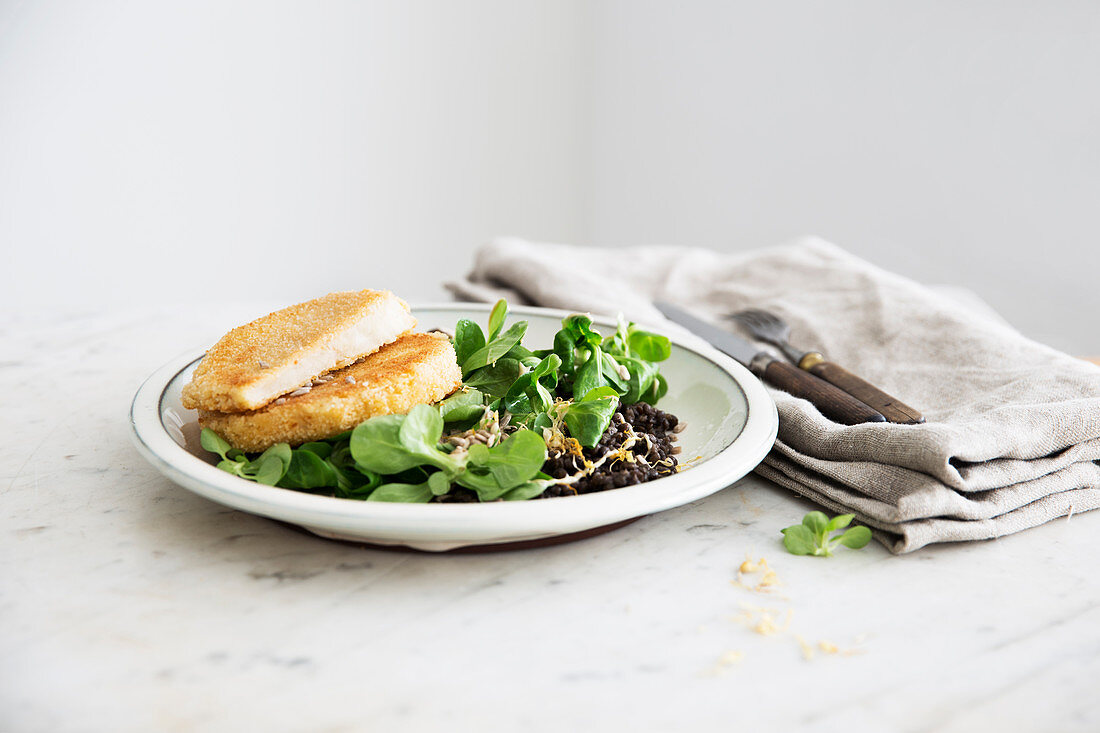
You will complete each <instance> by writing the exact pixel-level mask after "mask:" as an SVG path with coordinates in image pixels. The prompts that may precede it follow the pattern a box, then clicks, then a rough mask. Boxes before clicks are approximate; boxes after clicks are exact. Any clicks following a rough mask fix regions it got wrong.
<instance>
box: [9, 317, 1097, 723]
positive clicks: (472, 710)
mask: <svg viewBox="0 0 1100 733" xmlns="http://www.w3.org/2000/svg"><path fill="white" fill-rule="evenodd" d="M258 312H264V308H263V306H262V305H257V304H240V305H236V306H219V307H217V308H214V307H188V308H174V307H164V308H159V309H149V310H147V311H143V312H126V313H110V312H104V313H85V314H49V313H46V314H38V315H36V316H34V317H33V318H29V319H16V320H14V321H12V322H10V323H8V324H6V325H5V327H4V341H5V346H4V353H3V354H2V355H0V388H2V391H0V394H3V395H4V397H3V398H0V401H2V403H3V409H2V410H0V415H2V418H0V419H2V420H3V421H4V423H3V427H4V430H3V433H4V435H5V439H6V448H5V450H4V451H3V453H2V454H0V492H2V501H0V537H2V540H3V552H0V730H4V731H8V730H11V731H24V730H30V731H38V730H42V731H70V730H71V731H80V730H111V731H149V730H160V731H187V730H196V729H202V730H226V731H237V730H243V729H259V728H261V727H263V728H266V729H270V730H310V731H350V730H371V731H373V730H378V731H405V730H411V731H417V730H439V729H442V728H446V729H450V730H479V731H484V730H488V731H496V730H500V731H512V730H517V729H526V730H535V731H538V730H547V731H551V730H553V731H557V730H561V729H563V728H576V729H582V730H594V729H595V730H624V729H632V730H689V729H690V730H704V731H709V730H715V731H718V730H722V731H726V730H732V729H738V730H792V729H805V730H845V731H849V730H853V729H864V730H892V731H904V732H907V733H918V732H920V731H973V730H994V729H996V730H1004V731H1015V730H1036V731H1055V730H1056V731H1095V730H1100V703H1097V702H1096V697H1095V687H1096V682H1095V681H1096V679H1097V678H1098V677H1100V583H1098V582H1097V581H1096V579H1095V568H1096V567H1097V566H1098V565H1100V542H1098V541H1097V539H1096V533H1097V531H1098V530H1100V512H1095V513H1091V514H1086V515H1079V516H1074V517H1072V518H1070V519H1068V520H1060V521H1058V522H1054V523H1052V524H1049V525H1046V526H1044V527H1040V528H1037V529H1034V530H1030V531H1028V532H1024V533H1021V534H1018V535H1013V536H1010V537H1006V538H1002V539H1000V540H995V541H990V542H981V543H971V544H965V545H958V546H938V547H930V548H927V549H925V550H921V551H919V552H917V553H915V554H913V555H909V556H902V557H895V556H891V555H890V554H889V553H887V552H886V551H885V550H884V549H883V548H881V547H879V546H877V545H874V544H872V546H870V547H868V548H866V549H865V550H863V551H860V552H845V553H843V554H838V555H837V556H836V557H835V558H832V559H829V560H820V559H814V558H797V557H793V556H790V555H787V554H786V553H785V552H784V551H783V550H782V547H781V545H780V543H779V533H778V530H779V529H780V528H781V527H784V526H786V525H788V524H791V523H793V522H795V521H797V520H798V519H799V518H800V517H801V515H802V514H803V513H804V512H806V511H808V510H809V508H810V507H809V504H807V503H806V502H804V501H802V500H801V499H798V498H797V497H794V496H792V495H791V494H789V493H788V492H786V491H784V490H783V489H780V488H779V487H776V486H774V485H772V484H770V483H768V482H767V481H764V480H762V479H760V478H757V477H754V476H750V477H748V478H746V479H743V480H742V481H740V482H738V483H737V484H736V485H734V486H733V487H731V488H729V489H726V490H724V491H722V492H720V493H718V494H716V495H714V496H711V497H708V498H706V499H704V500H701V501H698V502H695V503H692V504H689V505H687V506H684V507H680V508H678V509H675V510H671V511H668V512H663V513H661V514H657V515H654V516H651V517H647V518H645V519H642V520H641V521H639V522H636V523H634V524H631V525H628V526H626V527H624V528H622V529H619V530H616V531H614V532H611V533H609V534H606V535H603V536H599V537H595V538H592V539H589V540H584V541H580V542H575V543H571V544H567V545H561V546H557V547H549V548H543V549H537V550H527V551H521V552H508V553H497V554H483V555H431V554H421V553H408V552H389V551H382V550H368V549H363V548H361V547H358V546H354V545H347V544H342V543H338V542H332V541H327V540H324V539H321V538H319V537H315V536H312V535H310V534H308V533H306V532H303V531H300V530H297V529H294V528H291V527H287V526H285V525H282V524H279V523H276V522H272V521H269V520H265V519H261V518H258V517H254V516H251V515H248V514H243V513H241V512H237V511H233V510H229V509H226V508H224V507H221V506H219V505H216V504H213V503H211V502H208V501H206V500H204V499H202V498H200V497H198V496H195V495H193V494H191V493H189V492H188V491H186V490H184V489H182V488H179V487H177V486H175V485H173V484H172V483H170V482H169V481H167V480H166V479H164V478H162V477H161V476H160V475H159V474H158V473H156V471H154V470H153V469H152V468H151V467H150V466H148V465H146V464H145V463H144V462H143V461H142V460H141V458H140V457H139V456H138V454H137V452H136V451H135V449H134V448H133V447H132V446H131V444H130V441H129V438H128V433H127V423H126V416H127V409H128V406H129V400H130V397H131V396H132V395H133V393H134V391H135V390H136V389H137V387H138V385H139V384H140V383H141V381H142V380H143V379H144V377H145V376H147V375H148V374H149V373H151V372H152V371H153V370H154V369H155V368H157V367H158V366H160V365H161V364H162V363H164V362H166V361H168V360H169V359H171V358H172V357H173V356H175V355H177V354H180V353H182V352H183V351H185V350H186V349H189V348H192V347H194V346H196V345H201V344H204V343H208V342H212V341H213V340H214V339H216V337H217V336H218V335H220V333H221V332H222V331H224V330H225V329H226V328H228V327H229V326H232V325H234V324H235V323H237V322H239V321H241V320H246V319H247V318H249V317H251V316H254V315H256V314H257V313H258ZM749 552H751V553H752V554H753V556H754V557H759V556H764V557H766V558H767V559H768V561H769V563H770V565H771V567H772V568H774V570H775V571H776V573H777V575H778V577H779V579H780V581H781V584H780V585H778V586H776V587H775V590H774V591H773V592H771V593H760V592H754V591H752V590H749V589H746V588H744V587H740V586H738V585H735V584H733V582H732V581H734V580H736V578H737V568H738V566H739V565H740V563H741V561H742V560H743V559H744V558H745V555H746V553H749ZM765 612H767V613H769V614H772V615H773V616H774V618H775V619H776V620H777V625H779V626H781V627H782V626H783V625H784V624H787V626H786V627H785V629H784V630H782V631H780V632H779V633H777V634H775V635H770V636H764V635H760V634H758V633H755V632H754V631H753V630H751V629H750V628H748V626H749V625H751V624H752V623H754V622H755V621H757V620H759V618H760V615H761V613H765ZM799 637H801V639H802V640H803V641H804V642H805V646H803V644H801V643H800V642H799ZM821 642H825V643H826V645H827V646H831V645H835V647H836V650H837V653H835V654H830V653H826V652H825V651H823V649H822V646H821ZM806 647H809V648H810V649H811V650H812V651H813V655H812V658H807V650H806Z"/></svg>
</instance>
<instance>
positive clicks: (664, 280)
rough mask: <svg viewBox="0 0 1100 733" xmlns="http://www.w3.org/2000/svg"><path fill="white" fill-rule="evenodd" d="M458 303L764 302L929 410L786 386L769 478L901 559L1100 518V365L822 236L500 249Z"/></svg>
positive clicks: (725, 307) (491, 248)
mask: <svg viewBox="0 0 1100 733" xmlns="http://www.w3.org/2000/svg"><path fill="white" fill-rule="evenodd" d="M448 288H449V289H450V290H451V291H452V292H453V293H455V294H456V296H458V297H460V298H463V299H469V300H482V301H489V300H495V299H496V298H498V297H501V296H505V297H508V299H509V301H510V302H513V303H527V304H533V305H542V306H550V307H556V308H565V309H571V310H577V311H587V312H592V313H599V314H610V315H614V314H616V313H618V312H620V311H621V312H623V313H624V314H625V315H626V316H627V317H628V318H630V319H632V320H635V321H638V322H641V323H647V324H649V325H651V326H663V327H665V328H667V329H668V330H670V331H671V330H675V329H676V326H675V324H671V323H669V322H668V321H667V320H665V319H664V317H663V316H662V315H661V314H660V313H659V312H658V311H657V310H656V309H655V308H654V307H653V301H654V300H658V299H659V300H667V301H669V302H672V303H676V304H679V305H682V306H684V307H686V308H689V309H691V310H693V311H695V312H696V313H698V314H699V315H700V316H701V317H703V318H709V319H710V320H712V321H714V322H716V323H719V324H721V325H725V326H726V327H728V328H730V329H731V330H736V328H735V326H734V325H733V323H732V322H731V321H728V320H723V319H725V318H726V317H727V316H728V314H730V313H733V312H735V311H738V310H741V309H744V308H748V307H755V308H764V309H766V310H769V311H772V312H774V313H776V314H777V315H779V316H780V317H782V318H784V319H785V320H786V321H787V322H788V323H790V324H791V328H792V335H791V341H792V343H794V344H796V345H797V346H799V347H801V348H804V349H806V350H811V349H812V350H817V351H821V352H823V353H824V354H825V355H826V357H827V358H828V359H830V360H831V361H834V362H836V363H838V364H840V365H842V366H845V367H847V368H848V369H849V370H851V371H853V372H855V373H856V374H859V375H860V376H862V377H864V378H865V379H867V380H869V381H870V382H872V383H874V384H876V385H878V386H879V387H880V388H882V389H884V390H885V391H886V392H888V393H890V394H892V395H894V396H895V397H897V398H898V399H900V400H901V401H903V402H905V403H907V404H909V405H912V406H913V407H915V408H916V409H918V410H921V411H922V412H923V413H924V415H925V417H926V418H927V422H926V423H925V424H922V425H896V424H881V423H878V424H864V425H855V426H845V425H840V424H837V423H834V422H832V421H830V420H828V419H827V418H825V417H823V416H822V415H821V413H819V412H818V411H817V409H816V408H815V407H814V406H813V405H812V404H810V403H809V402H807V401H805V400H802V399H798V398H796V397H793V396H791V395H789V394H787V393H785V392H782V391H779V390H774V389H771V390H770V391H771V395H772V397H773V398H774V399H775V401H776V404H777V406H778V408H779V438H778V440H777V441H776V443H775V447H774V448H773V450H772V451H771V453H770V454H769V455H768V456H767V458H765V460H764V462H763V463H762V464H761V465H760V466H759V467H758V468H757V469H756V471H757V473H759V474H760V475H762V476H765V477H766V478H768V479H771V480H772V481H774V482H776V483H778V484H780V485H782V486H785V487H787V488H789V489H792V490H793V491H795V492H797V493H799V494H801V495H803V496H806V497H808V498H810V499H812V500H813V501H815V502H817V503H819V504H821V505H822V506H825V507H827V508H829V509H831V510H834V511H838V512H840V511H843V512H853V513H855V514H856V515H857V517H858V520H859V521H861V522H863V523H865V524H867V525H869V526H871V527H872V528H873V529H874V530H875V536H876V537H877V538H878V539H879V540H880V541H882V542H883V543H884V544H886V546H887V547H888V548H889V549H890V550H891V551H893V552H898V553H901V552H910V551H912V550H915V549H918V548H920V547H923V546H925V545H927V544H929V543H934V542H957V541H964V540H979V539H989V538H994V537H999V536H1002V535H1006V534H1010V533H1013V532H1018V531H1020V530H1023V529H1027V528H1029V527H1034V526H1036V525H1039V524H1042V523H1044V522H1048V521H1050V520H1053V519H1056V518H1059V517H1065V516H1070V515H1072V514H1074V513H1080V512H1084V511H1087V510H1090V509H1095V508H1097V507H1098V506H1100V465H1098V463H1097V461H1098V459H1100V368H1097V367H1096V366H1094V365H1092V364H1089V363H1087V362H1084V361H1081V360H1078V359H1076V358H1073V357H1071V356H1068V355H1066V354H1063V353H1060V352H1058V351H1056V350H1054V349H1051V348H1049V347H1047V346H1044V345H1042V344H1039V343H1036V342H1034V341H1031V340H1029V339H1027V338H1025V337H1024V336H1022V335H1021V334H1020V333H1018V332H1017V331H1015V330H1013V329H1012V328H1011V327H1010V326H1008V325H1007V324H1006V323H1004V322H1003V321H1001V320H999V319H998V318H995V317H991V316H990V315H989V314H986V313H981V312H978V311H976V310H973V309H970V308H967V307H965V306H963V305H961V304H959V303H958V302H956V301H954V300H952V299H950V298H947V297H945V296H943V295H942V294H938V293H936V292H934V291H932V290H930V289H928V288H926V287H924V286H922V285H919V284H918V283H916V282H913V281H911V280H908V279H906V278H903V277H900V276H898V275H895V274H892V273H890V272H886V271H884V270H882V269H879V268H877V267H875V266H873V265H871V264H870V263H868V262H866V261H863V260H861V259H859V258H857V257H854V256H853V255H851V254H849V253H847V252H845V251H844V250H842V249H840V248H839V247H837V246H835V245H832V244H830V243H828V242H825V241H823V240H821V239H817V238H807V239H802V240H798V241H796V242H794V243H792V244H789V245H785V246H781V247H774V248H769V249H764V250H757V251H750V252H743V253H737V254H723V253H718V252H713V251H710V250H705V249H695V248H681V247H637V248H625V249H596V248H582V247H574V246H569V245H561V244H545V243H532V242H528V241H524V240H519V239H498V240H496V241H493V242H492V243H490V244H488V245H486V246H484V247H483V248H481V250H480V251H479V252H478V253H477V256H476V259H475V263H474V266H473V269H472V271H471V272H470V274H469V275H468V276H467V278H466V279H465V280H464V281H462V282H457V283H449V284H448Z"/></svg>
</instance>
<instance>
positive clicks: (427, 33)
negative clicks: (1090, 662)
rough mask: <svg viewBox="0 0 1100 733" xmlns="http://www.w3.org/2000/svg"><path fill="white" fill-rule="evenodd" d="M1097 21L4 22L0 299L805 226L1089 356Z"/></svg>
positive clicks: (331, 17) (217, 290) (138, 13)
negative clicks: (534, 246)
mask: <svg viewBox="0 0 1100 733" xmlns="http://www.w3.org/2000/svg"><path fill="white" fill-rule="evenodd" d="M1098 214H1100V4H1097V3H1092V2H1049V3H1022V2H995V3H994V2H987V3H982V2H941V3H934V2H933V3H889V2H858V1H853V0H835V1H832V2H825V1H821V2H807V1H805V0H798V1H796V2H789V3H751V2H735V3H724V2H676V3H672V2H663V3H658V2H637V1H635V0H631V1H629V2H627V1H625V0H624V1H621V2H615V1H610V0H602V1H600V2H591V3H586V2H580V1H579V0H578V1H576V2H551V1H550V0H547V1H546V2H535V1H527V2H523V1H520V2H514V1H509V0H468V1H466V2H448V1H447V0H418V1H417V2H399V1H398V0H392V1H387V2H371V3H351V2H326V3H309V4H306V3H279V2H259V1H258V0H256V1H250V2H235V3H234V2H207V3H137V2H134V3H123V2H92V3H83V2H75V0H74V1H73V2H37V3H33V4H32V3H30V2H11V1H10V0H8V1H7V2H4V0H0V248H2V253H3V263H2V267H0V272H2V274H0V278H2V279H0V305H2V307H3V308H4V309H5V310H6V311H11V310H13V309H28V308H31V309H33V308H43V307H53V306H57V305H61V306H66V307H69V306H71V307H78V308H82V309H89V308H96V307H102V306H105V305H106V306H118V305H139V304H142V303H146V302H148V301H149V300H150V299H153V298H156V299H163V300H171V301H177V300H179V301H182V300H186V299H188V298H194V297H203V298H210V299H220V300H246V299H252V298H265V299H266V298H274V299H283V300H286V299H291V298H298V297H304V296H308V295H313V294H316V293H318V292H323V291H328V290H333V289H340V288H353V287H370V286H376V287H377V286H383V287H392V288H393V289H395V290H397V291H399V292H401V293H402V294H405V295H407V297H410V298H417V297H434V296H438V295H439V294H440V292H441V291H440V290H439V288H438V283H439V281H440V280H442V279H445V278H447V277H450V276H452V275H453V274H454V273H457V272H461V271H463V270H465V268H466V266H467V263H468V262H469V258H470V256H471V253H472V251H473V248H474V247H475V246H476V245H477V244H478V243H479V242H481V241H483V240H485V239H486V238H488V237H491V236H493V235H495V234H505V233H506V234H518V235H523V236H527V237H531V238H544V239H554V240H559V241H577V242H584V243H592V244H606V245H611V246H616V245H625V244H630V243H647V244H648V243H670V244H702V245H707V246H713V247H718V248H725V249H744V248H749V247H755V246H761V245H767V244H773V243H777V242H779V241H782V240H783V239H786V238H788V237H790V236H793V235H797V234H803V233H817V234H820V235H822V236H825V237H827V238H829V239H832V240H833V241H835V242H837V243H839V244H841V245H843V246H845V247H847V248H849V249H851V250H852V251H854V252H856V253H857V254H860V255H861V256H864V257H866V258H868V259H870V260H872V261H874V262H876V263H878V264H881V265H883V266H885V267H888V268H891V269H894V270H897V271H900V272H902V273H905V274H908V275H911V276H913V277H915V278H917V279H920V280H924V281H927V282H947V283H955V284H961V285H966V286H969V287H971V288H973V289H974V290H976V291H977V292H978V293H979V294H981V295H982V296H983V297H984V298H985V299H986V300H988V301H989V302H990V303H992V304H993V305H994V306H995V307H997V308H998V309H999V310H1000V311H1001V312H1002V313H1004V314H1005V315H1006V316H1007V317H1008V318H1009V320H1011V321H1012V322H1014V323H1015V324H1016V325H1018V326H1019V327H1020V328H1021V329H1023V330H1024V331H1025V332H1027V333H1029V334H1031V335H1034V336H1037V337H1039V338H1041V339H1043V340H1046V341H1048V342H1050V343H1052V344H1055V345H1057V346H1060V347H1062V348H1066V349H1070V350H1073V351H1077V352H1082V353H1083V352H1092V353H1100V329H1098V328H1096V327H1095V325H1094V319H1095V314H1096V313H1097V312H1098V311H1100V295H1098V289H1097V288H1096V286H1095V284H1094V281H1095V277H1096V274H1095V273H1096V269H1097V265H1098V264H1100V254H1098V251H1100V216H1098Z"/></svg>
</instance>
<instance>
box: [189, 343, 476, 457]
mask: <svg viewBox="0 0 1100 733" xmlns="http://www.w3.org/2000/svg"><path fill="white" fill-rule="evenodd" d="M325 379H327V380H328V381H320V382H319V383H316V384H315V386H313V387H311V388H310V389H309V390H308V391H306V390H304V389H303V390H299V392H301V394H297V393H295V394H293V395H290V396H287V397H284V398H280V399H278V400H276V401H275V402H273V403H272V404H270V405H268V406H267V407H264V408H262V409H259V410H254V411H252V412H212V411H208V410H200V411H199V425H201V426H202V427H204V428H210V429H212V430H213V431H214V432H216V433H217V434H218V435H220V436H222V437H223V438H225V439H226V440H227V441H229V443H230V444H232V445H233V447H234V448H238V449H240V450H243V451H248V452H254V451H262V450H266V449H267V448H269V447H271V446H272V445H274V444H276V443H290V444H291V445H298V444H301V443H305V442H307V441H311V440H321V439H324V438H330V437H332V436H334V435H338V434H339V433H342V432H344V431H345V430H350V429H351V428H354V427H355V426H356V425H358V424H359V423H361V422H363V421H364V420H366V419H368V418H370V417H374V416H376V415H389V414H402V413H406V412H408V411H409V410H410V409H412V407H413V406H414V405H417V404H420V403H426V404H432V403H434V402H437V401H439V400H441V399H443V398H444V397H446V396H447V395H449V394H451V393H452V392H454V391H455V390H456V389H458V388H459V386H461V384H462V370H461V369H459V367H458V364H457V362H456V359H455V351H454V347H452V346H451V343H450V341H448V340H447V338H446V337H441V336H437V335H431V334H426V333H410V334H406V335H404V336H402V337H401V338H399V339H397V340H396V341H394V342H393V343H390V344H387V345H386V346H383V347H382V348H381V349H379V350H378V351H376V352H375V353H373V354H371V355H370V356H368V357H366V358H365V359H363V360H362V361H359V362H356V363H355V364H352V365H351V366H348V367H345V368H344V369H341V370H339V371H336V372H332V373H330V374H328V375H326V376H325Z"/></svg>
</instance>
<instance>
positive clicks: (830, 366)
mask: <svg viewBox="0 0 1100 733" xmlns="http://www.w3.org/2000/svg"><path fill="white" fill-rule="evenodd" d="M730 318H733V319H734V320H736V321H738V322H739V323H741V324H743V325H744V326H745V328H747V329H748V330H749V332H750V333H751V334H752V335H753V337H754V338H756V339H757V340H758V341H764V342H766V343H769V344H771V345H772V346H775V347H776V348H778V349H779V350H780V351H782V352H783V354H784V356H786V357H787V358H788V359H790V360H791V361H792V362H793V363H794V364H796V365H797V366H798V367H799V368H800V369H805V370H806V371H808V372H810V373H811V374H813V375H814V376H816V377H820V378H821V379H824V380H825V381H826V382H830V383H831V384H834V385H836V386H837V387H840V388H841V389H842V390H844V391H845V392H847V393H848V394H850V395H852V396H853V397H855V398H856V399H858V400H860V401H861V402H863V403H865V404H867V405H869V406H870V407H873V408H874V409H875V410H878V411H879V412H881V413H882V414H883V416H884V417H885V418H886V419H887V420H889V421H890V422H893V423H901V424H905V425H913V424H916V423H922V422H924V416H923V415H921V414H920V412H919V411H917V410H914V409H913V408H912V407H910V406H909V405H906V404H905V403H904V402H901V401H900V400H898V399H897V398H896V397H892V396H891V395H889V394H887V393H886V392H883V391H882V390H881V389H879V388H878V387H876V386H875V385H873V384H871V383H870V382H868V381H867V380H865V379H862V378H860V377H857V376H856V375H855V374H852V373H851V372H850V371H848V370H847V369H845V368H844V367H842V366H840V365H838V364H834V363H833V362H831V361H826V359H825V357H824V356H822V355H821V353H820V352H817V351H801V350H800V349H797V348H795V347H794V346H792V345H791V343H790V338H791V327H790V325H789V324H788V323H787V322H786V321H784V320H783V319H782V318H780V317H779V316H777V315H775V314H774V313H771V312H769V311H766V310H760V309H759V308H750V309H748V310H743V311H739V312H737V313H733V314H731V315H730Z"/></svg>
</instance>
